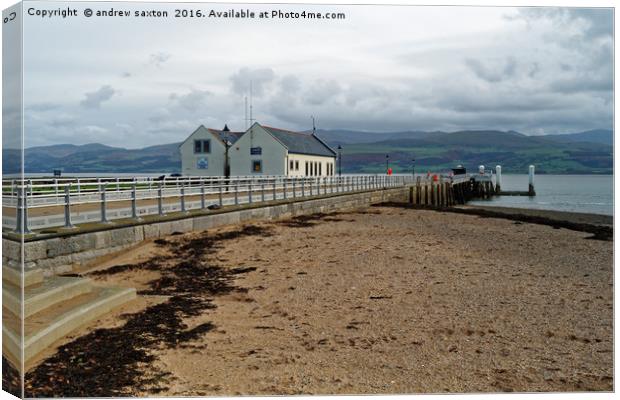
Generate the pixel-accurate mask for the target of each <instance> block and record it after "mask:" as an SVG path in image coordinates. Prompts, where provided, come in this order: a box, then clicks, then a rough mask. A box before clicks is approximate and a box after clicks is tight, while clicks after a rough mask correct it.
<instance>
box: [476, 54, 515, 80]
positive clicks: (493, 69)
mask: <svg viewBox="0 0 620 400" xmlns="http://www.w3.org/2000/svg"><path fill="white" fill-rule="evenodd" d="M465 65H467V67H469V69H470V70H472V71H473V72H474V74H476V76H477V77H478V78H480V79H482V80H485V81H487V82H492V83H494V82H500V81H502V80H505V79H507V78H510V77H512V76H514V74H515V70H516V66H517V61H516V60H515V59H514V57H507V58H506V59H504V60H488V61H487V63H482V62H481V61H480V60H477V59H473V58H466V59H465Z"/></svg>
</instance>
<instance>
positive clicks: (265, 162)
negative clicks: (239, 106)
mask: <svg viewBox="0 0 620 400" xmlns="http://www.w3.org/2000/svg"><path fill="white" fill-rule="evenodd" d="M225 138H228V139H225ZM205 140H206V141H209V144H207V145H205V144H204V142H203V141H205ZM226 140H227V141H226ZM224 143H229V145H230V147H229V149H228V160H229V164H230V175H237V176H238V175H287V176H329V175H334V174H335V166H336V152H335V151H334V150H333V149H331V148H330V147H329V146H328V145H327V144H325V142H323V141H322V140H321V139H319V138H318V137H317V136H316V135H315V134H313V133H312V134H311V133H303V132H292V131H288V130H284V129H277V128H272V127H268V126H263V125H261V124H259V123H258V122H256V123H254V124H253V125H252V126H251V127H250V128H249V129H248V130H247V131H246V132H244V133H243V132H230V131H227V130H222V131H218V130H215V129H206V128H204V127H203V126H201V127H200V128H198V129H197V130H196V131H195V132H194V133H192V134H191V135H190V136H189V137H188V138H187V139H186V140H185V142H183V143H182V144H181V146H180V150H181V160H182V164H183V166H182V168H183V174H185V175H220V176H222V175H225V173H224V166H225V159H226V156H225V154H226V146H225V145H224ZM205 146H206V147H205ZM205 150H208V152H205ZM205 162H206V164H207V165H206V166H205ZM212 166H213V167H212Z"/></svg>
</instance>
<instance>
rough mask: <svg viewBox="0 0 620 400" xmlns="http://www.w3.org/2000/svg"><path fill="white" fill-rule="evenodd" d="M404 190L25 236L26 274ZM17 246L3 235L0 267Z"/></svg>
mask: <svg viewBox="0 0 620 400" xmlns="http://www.w3.org/2000/svg"><path fill="white" fill-rule="evenodd" d="M410 196H411V189H410V187H408V186H404V187H399V188H390V189H381V190H375V191H366V192H357V193H347V194H339V195H326V196H316V197H315V198H311V199H304V200H297V201H295V200H294V199H289V200H286V201H281V200H278V201H273V202H266V203H259V204H252V205H245V204H244V205H241V206H231V207H225V208H223V209H220V210H213V211H209V210H204V211H200V212H192V213H188V214H181V213H177V214H178V215H177V214H175V215H169V216H167V218H166V219H165V220H163V221H162V220H156V221H152V220H149V221H143V222H135V223H133V224H132V225H129V226H128V225H124V226H118V225H117V226H114V225H107V226H105V227H102V228H100V229H98V230H94V231H89V232H80V231H79V229H78V230H76V231H75V232H74V233H73V232H70V233H64V234H62V235H57V236H55V237H54V236H51V237H50V236H47V237H36V236H35V237H30V238H27V239H25V242H24V266H25V269H26V271H29V270H33V269H42V270H43V272H44V274H45V275H53V274H61V273H67V272H70V271H72V270H73V268H74V267H76V266H81V265H85V264H88V263H89V262H92V261H93V260H95V259H97V258H99V257H101V256H104V255H107V254H111V253H114V252H118V251H121V250H124V249H127V248H130V247H132V246H134V245H136V244H138V243H140V242H142V241H143V240H146V239H154V238H158V237H163V236H167V235H170V234H171V233H173V232H191V231H202V230H205V229H209V228H214V227H218V226H224V225H232V224H238V223H246V222H250V221H268V220H275V219H280V218H290V217H294V216H297V215H308V214H315V213H321V212H322V213H328V212H333V211H340V210H350V209H356V208H360V207H365V206H368V205H371V204H378V203H383V202H388V201H394V202H408V201H410ZM20 245H21V244H20V242H19V241H18V240H14V239H13V238H10V237H9V236H8V235H3V238H2V258H3V260H2V264H3V265H5V266H9V267H13V268H16V269H19V268H20V262H19V260H20Z"/></svg>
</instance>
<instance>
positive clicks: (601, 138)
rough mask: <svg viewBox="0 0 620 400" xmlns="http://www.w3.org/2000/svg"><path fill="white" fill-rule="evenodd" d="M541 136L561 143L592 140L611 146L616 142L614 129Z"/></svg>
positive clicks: (591, 141)
mask: <svg viewBox="0 0 620 400" xmlns="http://www.w3.org/2000/svg"><path fill="white" fill-rule="evenodd" d="M540 137H542V138H545V139H549V140H553V141H556V142H561V143H577V142H590V143H600V144H607V145H609V146H613V144H614V131H610V130H608V129H595V130H591V131H586V132H579V133H567V134H564V135H545V136H540Z"/></svg>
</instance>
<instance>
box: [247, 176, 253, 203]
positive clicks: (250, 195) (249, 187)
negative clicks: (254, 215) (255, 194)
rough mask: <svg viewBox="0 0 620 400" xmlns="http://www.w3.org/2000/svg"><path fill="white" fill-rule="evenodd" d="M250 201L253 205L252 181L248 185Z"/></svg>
mask: <svg viewBox="0 0 620 400" xmlns="http://www.w3.org/2000/svg"><path fill="white" fill-rule="evenodd" d="M248 201H249V202H250V204H252V181H250V182H249V183H248Z"/></svg>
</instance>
